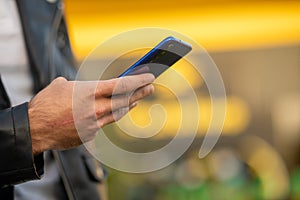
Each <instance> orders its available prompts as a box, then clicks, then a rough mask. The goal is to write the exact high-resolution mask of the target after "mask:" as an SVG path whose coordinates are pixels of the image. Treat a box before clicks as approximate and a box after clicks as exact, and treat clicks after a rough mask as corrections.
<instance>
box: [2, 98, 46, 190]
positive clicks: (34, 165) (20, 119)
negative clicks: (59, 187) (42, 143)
mask: <svg viewBox="0 0 300 200" xmlns="http://www.w3.org/2000/svg"><path fill="white" fill-rule="evenodd" d="M29 130H30V129H29V120H28V103H24V104H21V105H18V106H15V107H11V108H7V109H4V110H0V188H1V187H4V186H7V185H14V184H17V183H21V182H25V181H29V180H33V179H40V176H41V175H42V174H43V167H44V166H43V165H44V161H43V154H40V155H38V156H33V154H32V146H31V138H30V131H29Z"/></svg>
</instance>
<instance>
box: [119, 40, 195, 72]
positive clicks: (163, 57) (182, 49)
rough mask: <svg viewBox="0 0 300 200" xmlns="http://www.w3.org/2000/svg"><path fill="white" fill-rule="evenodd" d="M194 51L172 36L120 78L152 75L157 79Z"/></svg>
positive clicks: (188, 45)
mask: <svg viewBox="0 0 300 200" xmlns="http://www.w3.org/2000/svg"><path fill="white" fill-rule="evenodd" d="M191 50H192V46H191V45H190V44H188V43H186V42H184V41H181V40H179V39H177V38H174V37H172V36H170V37H167V38H165V39H164V40H163V41H161V42H160V43H159V44H158V45H156V46H155V47H154V48H153V49H152V50H150V51H149V52H148V53H147V54H146V55H144V56H143V57H142V58H141V59H139V60H138V61H137V62H136V63H134V64H133V65H131V66H130V67H129V68H128V69H127V70H126V71H125V72H123V73H122V74H121V75H120V76H119V77H123V76H130V75H137V74H142V73H152V74H153V75H154V76H155V78H157V77H158V76H159V75H160V74H162V73H163V72H164V71H166V70H167V69H168V68H169V67H171V66H172V65H173V64H174V63H176V62H177V61H178V60H180V59H181V58H182V57H184V56H185V55H186V54H187V53H188V52H190V51H191Z"/></svg>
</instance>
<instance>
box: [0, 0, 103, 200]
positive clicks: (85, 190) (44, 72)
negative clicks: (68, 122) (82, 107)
mask: <svg viewBox="0 0 300 200" xmlns="http://www.w3.org/2000/svg"><path fill="white" fill-rule="evenodd" d="M16 1H17V5H18V9H19V13H20V17H21V22H22V27H23V32H24V38H25V43H26V48H27V52H28V58H29V64H30V70H31V72H32V77H33V80H34V88H33V89H34V92H35V93H37V92H38V91H39V90H41V89H43V88H44V87H45V86H47V85H48V84H49V83H50V82H51V81H52V80H53V79H54V78H55V77H58V76H63V77H65V78H67V79H69V80H71V79H74V77H75V74H76V70H75V68H74V66H75V62H74V58H73V55H72V52H71V48H70V43H69V39H68V35H67V29H66V25H65V21H64V18H63V16H62V10H61V2H60V1H57V2H53V3H51V2H50V1H49V2H48V1H46V0H16ZM16 81H18V80H16ZM52 153H53V155H54V157H55V160H56V162H57V163H58V166H59V171H60V175H61V177H62V183H63V186H64V188H65V192H66V194H67V195H68V197H69V198H70V199H100V197H99V195H98V191H97V188H96V187H97V184H98V183H99V182H101V181H102V179H103V177H102V176H101V174H103V173H99V170H102V169H101V168H99V167H100V166H99V165H98V163H97V162H95V161H94V160H93V158H92V157H90V155H89V154H88V153H87V152H86V151H85V149H84V147H82V146H81V147H79V148H74V149H71V150H67V151H62V152H59V151H53V152H52ZM0 163H1V164H0V199H13V185H15V184H18V183H22V182H25V181H29V180H35V179H40V178H41V175H42V174H43V165H44V161H43V154H40V155H38V156H35V157H33V155H32V146H31V138H30V129H29V121H28V108H27V103H24V104H21V105H19V106H15V107H10V103H9V99H8V96H7V94H6V92H5V89H4V87H3V85H2V82H1V77H0ZM75 166H76V167H75Z"/></svg>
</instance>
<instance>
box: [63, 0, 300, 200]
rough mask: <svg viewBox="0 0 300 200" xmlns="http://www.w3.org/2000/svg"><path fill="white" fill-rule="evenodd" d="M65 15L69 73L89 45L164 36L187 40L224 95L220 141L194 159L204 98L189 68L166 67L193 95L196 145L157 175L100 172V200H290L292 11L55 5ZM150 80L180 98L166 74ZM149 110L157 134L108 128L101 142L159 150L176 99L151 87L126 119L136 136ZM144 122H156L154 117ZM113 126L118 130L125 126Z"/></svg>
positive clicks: (295, 119)
mask: <svg viewBox="0 0 300 200" xmlns="http://www.w3.org/2000/svg"><path fill="white" fill-rule="evenodd" d="M65 12H66V17H67V23H68V27H69V32H70V36H71V43H72V46H73V49H74V53H75V55H76V56H77V59H78V61H79V63H80V62H82V61H83V59H84V58H85V57H86V56H87V55H88V54H89V53H90V52H91V51H92V50H93V49H94V48H95V47H97V45H98V44H100V43H101V42H103V41H105V40H107V39H109V38H110V37H112V36H113V35H116V34H119V33H120V32H124V31H128V30H132V29H136V28H143V27H161V28H167V29H172V30H175V31H178V32H180V33H182V34H185V35H187V36H189V37H191V38H193V39H194V40H196V41H197V42H198V43H199V44H200V45H202V46H203V47H204V48H205V49H206V50H207V51H208V52H209V54H210V56H211V57H212V59H213V60H214V61H215V63H216V65H217V66H218V68H219V70H220V72H221V74H222V77H223V80H224V84H225V88H226V93H227V113H226V119H225V124H224V129H223V132H222V135H221V137H220V139H219V141H218V143H217V145H216V146H215V148H214V150H213V151H212V152H211V153H210V154H209V155H208V156H207V157H205V158H204V159H199V158H198V156H197V154H198V151H199V147H200V146H201V143H202V141H203V137H204V134H205V132H206V129H207V127H208V124H209V121H210V100H209V94H208V91H207V88H206V86H205V83H204V82H203V81H202V79H201V76H199V75H197V74H196V73H195V72H194V71H193V68H192V67H191V66H189V65H188V64H187V63H186V62H184V61H182V62H179V63H178V64H176V65H175V66H174V69H175V70H177V71H178V72H179V73H180V74H182V75H183V76H184V77H185V78H186V79H187V80H189V83H190V84H191V85H192V87H193V88H194V89H195V91H198V92H197V94H198V95H197V98H198V101H199V108H200V113H201V116H202V118H201V121H200V125H199V129H198V132H197V137H196V139H195V140H194V143H193V144H192V146H191V147H190V148H189V149H188V151H187V152H186V153H184V155H183V156H182V157H181V158H180V159H179V160H177V161H176V162H175V163H173V164H172V165H170V166H168V167H166V168H164V169H162V170H159V171H156V172H152V173H147V174H129V173H123V172H119V171H116V170H113V169H110V168H108V171H109V176H108V181H107V182H108V188H109V190H108V195H109V197H110V199H113V200H140V199H143V200H148V199H149V200H169V199H170V200H171V199H172V200H185V199H187V200H194V199H195V200H196V199H197V200H199V199H204V200H206V199H208V200H215V199H222V200H224V199H231V200H232V199H234V200H244V199H245V200H252V199H253V200H256V199H278V200H284V199H292V200H299V199H300V1H288V0H273V1H261V0H252V1H237V0H226V1H225V0H210V1H208V0H185V1H171V0H165V1H157V0H152V1H137V0H131V1H121V0H115V1H98V0H85V1H80V0H65ZM157 42H159V41H157ZM124 45H126V44H124ZM111 48H112V49H109V50H108V51H107V53H106V54H103V55H99V57H97V58H95V62H97V60H98V61H101V60H105V59H107V58H110V57H113V56H114V55H113V53H110V52H113V51H114V48H118V46H112V47H111ZM143 53H144V52H133V53H130V54H128V55H124V56H123V57H121V58H118V59H117V60H116V62H115V63H114V65H116V66H118V65H123V66H130V64H132V63H133V62H134V61H135V60H137V59H138V58H140V56H142V55H143ZM160 79H161V80H162V81H166V82H171V83H172V84H174V86H175V87H176V88H177V90H176V92H177V94H183V95H184V91H185V88H184V87H182V85H181V84H180V83H178V82H177V83H176V81H175V82H174V80H173V79H172V76H171V75H168V72H166V73H165V74H164V75H162V76H161V77H160ZM188 100H189V99H188V98H186V103H187V104H188V103H189V101H188ZM156 103H159V104H162V105H164V107H165V109H166V112H167V113H169V114H168V115H167V116H168V117H167V118H166V119H165V120H166V123H165V125H164V127H163V128H162V129H161V130H160V131H159V134H157V135H155V136H154V137H151V138H147V139H145V140H142V139H135V138H132V137H129V136H126V135H125V134H124V133H122V131H121V130H120V129H118V127H117V126H115V125H111V126H108V127H106V129H107V130H108V132H109V133H110V134H109V137H110V139H111V140H112V141H114V142H115V143H116V144H118V145H119V146H121V147H122V148H124V149H128V150H130V151H136V152H147V151H151V150H153V146H154V147H155V148H157V149H158V148H160V147H162V146H164V145H165V144H167V143H168V142H169V141H170V140H171V139H172V138H173V137H174V135H175V134H176V130H177V129H178V126H179V124H178V115H180V111H178V108H179V105H178V103H177V101H176V98H175V97H174V95H172V93H171V92H170V91H168V89H167V88H162V87H159V86H157V87H156V92H155V94H154V95H153V96H152V97H151V98H148V99H146V100H145V101H142V102H140V104H139V105H138V107H137V108H135V109H134V110H133V111H132V112H130V114H129V116H130V117H131V119H133V120H134V121H135V123H136V124H139V125H140V126H146V125H147V124H149V123H152V124H151V125H152V126H154V127H155V126H156V124H155V123H156V121H155V120H154V121H152V122H151V118H150V116H149V115H148V114H147V113H148V110H149V107H150V106H151V105H153V104H156ZM153 112H154V113H151V114H153V116H156V117H157V119H158V121H159V119H160V113H159V111H158V113H155V112H156V111H153ZM145 113H146V114H145ZM141 116H142V117H141ZM120 123H121V124H122V123H123V124H124V126H126V119H124V120H123V121H122V120H121V122H120ZM157 123H158V124H159V122H157ZM186 123H187V124H183V125H184V126H185V132H186V137H189V134H190V131H191V130H189V124H188V122H186ZM127 126H129V127H127V128H128V129H130V128H132V129H134V127H130V125H128V124H127ZM147 131H150V133H151V129H147V130H146V129H145V132H147ZM141 134H143V133H141Z"/></svg>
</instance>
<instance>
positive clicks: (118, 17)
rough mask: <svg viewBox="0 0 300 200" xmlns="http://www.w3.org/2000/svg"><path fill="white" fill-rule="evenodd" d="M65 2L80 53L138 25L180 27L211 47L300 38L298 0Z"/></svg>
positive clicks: (292, 41)
mask: <svg viewBox="0 0 300 200" xmlns="http://www.w3.org/2000/svg"><path fill="white" fill-rule="evenodd" d="M65 4H66V16H67V23H68V26H69V31H70V35H71V41H72V44H73V48H74V51H75V54H76V55H77V56H78V58H79V59H83V58H84V57H85V56H86V55H87V54H88V53H89V52H90V51H91V50H92V49H93V48H95V47H96V46H97V45H98V44H99V43H101V42H103V41H105V40H106V39H108V38H110V37H111V36H113V35H115V34H118V33H121V32H124V31H127V30H132V29H136V28H142V27H161V28H167V29H172V30H175V31H178V32H180V33H183V34H186V35H188V36H190V37H192V38H193V39H195V40H196V41H197V42H199V44H201V45H202V46H203V47H205V48H206V49H207V50H209V51H228V50H236V49H247V48H259V47H270V46H278V45H294V44H300V1H284V0H278V1H259V0H253V1H236V0H227V1H225V0H211V1H208V0H206V1H205V0H185V1H171V0H165V1H157V0H152V1H138V0H131V1H121V0H115V1H98V0H86V1H79V0H65ZM106 56H107V55H106Z"/></svg>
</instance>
